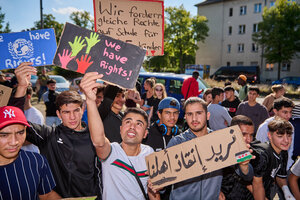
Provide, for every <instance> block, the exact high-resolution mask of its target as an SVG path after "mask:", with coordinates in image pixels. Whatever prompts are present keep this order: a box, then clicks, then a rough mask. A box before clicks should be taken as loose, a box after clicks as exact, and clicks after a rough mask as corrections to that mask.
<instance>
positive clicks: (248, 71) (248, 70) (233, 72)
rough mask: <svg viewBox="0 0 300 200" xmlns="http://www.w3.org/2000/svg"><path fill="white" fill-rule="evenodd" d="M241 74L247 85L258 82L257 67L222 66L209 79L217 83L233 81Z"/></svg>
mask: <svg viewBox="0 0 300 200" xmlns="http://www.w3.org/2000/svg"><path fill="white" fill-rule="evenodd" d="M241 74H243V75H245V76H246V77H247V82H248V83H259V82H260V72H259V67H258V66H223V67H220V68H219V69H218V70H217V71H215V73H213V74H212V75H211V76H210V78H211V79H214V80H217V81H220V80H223V81H225V80H230V81H234V80H235V79H237V78H238V77H239V75H241Z"/></svg>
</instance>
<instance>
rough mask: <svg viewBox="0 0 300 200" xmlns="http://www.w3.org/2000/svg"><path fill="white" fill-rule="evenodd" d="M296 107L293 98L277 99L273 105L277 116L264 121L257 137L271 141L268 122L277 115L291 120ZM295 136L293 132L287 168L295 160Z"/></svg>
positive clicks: (260, 139)
mask: <svg viewBox="0 0 300 200" xmlns="http://www.w3.org/2000/svg"><path fill="white" fill-rule="evenodd" d="M294 107H295V104H294V103H293V101H292V100H290V99H288V98H281V99H277V100H275V101H274V106H273V111H274V113H275V116H273V117H270V118H268V119H266V120H265V121H264V123H262V124H261V125H260V126H259V128H258V130H257V133H256V139H257V140H259V141H261V142H267V141H269V138H268V132H269V129H268V124H269V123H270V122H271V121H273V120H274V119H275V118H276V117H281V118H283V119H285V120H286V121H289V120H290V118H291V117H292V110H293V108H294ZM292 126H293V125H292ZM293 130H294V131H295V129H294V127H293ZM294 131H293V133H294ZM294 137H295V134H292V144H291V146H290V148H289V150H288V153H289V158H288V163H287V170H289V169H290V167H291V166H292V164H293V162H294V161H293V159H292V155H293V150H294Z"/></svg>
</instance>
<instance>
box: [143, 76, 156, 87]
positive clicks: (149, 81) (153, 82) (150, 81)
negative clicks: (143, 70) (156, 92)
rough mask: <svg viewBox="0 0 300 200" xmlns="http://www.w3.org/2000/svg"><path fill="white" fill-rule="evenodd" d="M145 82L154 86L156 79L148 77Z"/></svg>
mask: <svg viewBox="0 0 300 200" xmlns="http://www.w3.org/2000/svg"><path fill="white" fill-rule="evenodd" d="M145 83H147V84H148V85H150V87H151V88H153V87H154V85H155V80H154V79H153V78H148V79H146V80H145Z"/></svg>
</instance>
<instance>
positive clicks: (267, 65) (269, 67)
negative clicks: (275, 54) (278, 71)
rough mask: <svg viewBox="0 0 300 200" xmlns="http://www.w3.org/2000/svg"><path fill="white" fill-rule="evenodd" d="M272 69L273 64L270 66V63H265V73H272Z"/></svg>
mask: <svg viewBox="0 0 300 200" xmlns="http://www.w3.org/2000/svg"><path fill="white" fill-rule="evenodd" d="M273 68H274V64H272V63H271V64H270V63H267V64H266V71H273Z"/></svg>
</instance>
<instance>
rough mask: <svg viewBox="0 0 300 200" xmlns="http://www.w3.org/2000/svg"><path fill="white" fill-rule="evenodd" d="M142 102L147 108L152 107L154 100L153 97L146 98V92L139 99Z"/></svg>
mask: <svg viewBox="0 0 300 200" xmlns="http://www.w3.org/2000/svg"><path fill="white" fill-rule="evenodd" d="M141 98H142V99H143V100H144V105H148V106H149V107H151V106H154V103H155V98H154V97H153V95H152V96H151V97H150V98H147V94H146V92H145V93H144V94H143V95H142V97H141Z"/></svg>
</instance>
